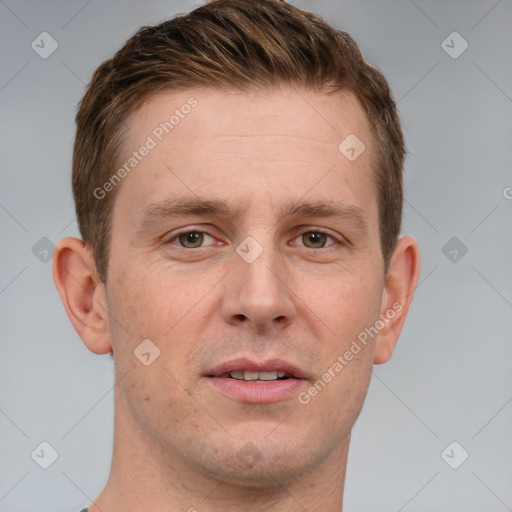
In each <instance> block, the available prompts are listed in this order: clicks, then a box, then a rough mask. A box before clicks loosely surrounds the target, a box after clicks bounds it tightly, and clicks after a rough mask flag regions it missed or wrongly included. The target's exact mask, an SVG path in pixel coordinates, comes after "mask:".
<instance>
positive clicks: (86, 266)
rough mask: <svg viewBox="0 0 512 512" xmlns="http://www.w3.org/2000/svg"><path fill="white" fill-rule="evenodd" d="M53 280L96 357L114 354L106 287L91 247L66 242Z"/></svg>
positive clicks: (60, 246) (59, 248) (59, 250)
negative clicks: (99, 275) (100, 279)
mask: <svg viewBox="0 0 512 512" xmlns="http://www.w3.org/2000/svg"><path fill="white" fill-rule="evenodd" d="M53 280H54V282H55V286H56V287H57V290H58V292H59V295H60V298H61V300H62V303H63V304H64V308H65V309H66V313H67V314H68V317H69V319H70V320H71V323H72V324H73V327H74V328H75V330H76V332H77V333H78V334H79V336H80V338H82V341H83V342H84V343H85V345H86V346H87V348H88V349H89V350H90V351H91V352H94V353H95V354H107V353H108V352H110V351H111V350H112V341H111V338H110V331H109V328H108V312H107V308H106V296H105V286H104V284H103V283H101V282H100V281H99V278H98V273H97V270H96V265H95V263H94V258H93V256H92V253H91V250H90V247H89V246H88V245H87V244H86V243H85V242H83V241H82V240H79V239H78V238H71V237H68V238H64V239H62V240H61V241H60V242H59V243H58V244H57V247H56V249H55V253H54V255H53Z"/></svg>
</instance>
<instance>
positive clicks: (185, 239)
mask: <svg viewBox="0 0 512 512" xmlns="http://www.w3.org/2000/svg"><path fill="white" fill-rule="evenodd" d="M205 237H208V238H211V239H212V240H214V239H213V237H212V236H210V235H209V234H208V233H205V232H204V231H184V232H183V233H179V234H178V235H176V236H174V237H172V238H171V239H169V240H168V241H167V243H173V242H174V241H175V240H178V242H179V245H180V246H181V247H184V248H185V249H196V248H198V247H201V246H202V244H203V242H204V241H205ZM210 245H211V244H210Z"/></svg>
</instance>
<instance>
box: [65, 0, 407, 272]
mask: <svg viewBox="0 0 512 512" xmlns="http://www.w3.org/2000/svg"><path fill="white" fill-rule="evenodd" d="M283 85H289V86H292V87H300V88H303V89H306V90H309V91H318V92H321V91H323V90H325V89H326V87H327V86H329V87H330V88H332V90H331V91H330V92H329V94H331V93H334V92H336V91H339V90H343V89H344V90H349V91H351V92H352V93H353V94H354V95H355V96H356V97H357V98H358V100H359V102H360V103H361V105H362V107H363V109H364V111H365V112H366V115H367V116H368V119H369V121H370V124H371V127H372V132H373V133H372V135H373V138H374V140H373V143H374V146H375V147H374V150H375V154H376V165H375V167H376V169H375V174H376V190H377V198H378V205H379V225H380V239H381V248H382V254H383V257H384V262H385V267H386V268H387V266H388V263H389V260H390V258H391V255H392V253H393V250H394V247H395V244H396V241H397V238H398V235H399V232H400V226H401V220H402V206H403V204H402V203H403V176H402V174H403V161H404V156H405V148H404V140H403V135H402V131H401V127H400V120H399V117H398V114H397V110H396V105H395V102H394V101H393V98H392V96H391V92H390V89H389V87H388V84H387V81H386V79H385V78H384V76H383V75H382V74H381V73H380V72H379V71H377V70H376V69H374V68H373V67H371V66H370V65H369V64H367V63H366V62H365V60H364V59H363V57H362V55H361V52H360V50H359V48H358V46H357V44H356V43H355V41H354V40H353V39H352V38H351V37H350V36H349V35H348V34H347V33H346V32H343V31H341V30H336V29H335V28H333V27H332V26H331V25H329V24H327V23H326V22H325V21H324V20H323V19H322V18H320V17H318V16H316V15H314V14H312V13H309V12H305V11H302V10H301V9H298V8H297V7H294V6H292V5H289V4H287V3H286V2H284V1H279V0H214V1H213V2H209V3H207V4H206V5H203V6H201V7H199V8H197V9H195V10H193V11H191V12H189V13H187V14H183V15H179V16H177V17H175V18H173V19H171V20H168V21H165V22H163V23H161V24H159V25H156V26H148V27H142V28H141V29H140V30H139V31H138V32H137V33H136V34H135V35H134V36H133V37H131V38H130V39H129V40H128V41H127V42H126V44H125V45H124V46H123V47H122V48H121V49H120V50H119V51H118V52H117V53H116V54H115V56H114V57H113V58H112V59H109V60H107V61H105V62H103V64H101V65H100V66H99V67H98V69H96V71H95V73H94V75H93V77H92V80H91V83H90V84H89V86H88V88H87V91H86V93H85V95H84V97H83V98H82V101H81V103H80V106H79V110H78V113H77V115H76V123H77V133H76V139H75V145H74V153H73V178H72V181H73V195H74V199H75V205H76V213H77V219H78V226H79V228H80V232H81V234H82V238H83V240H84V242H85V243H87V244H89V245H90V246H91V248H92V253H93V256H94V259H95V262H96V266H97V270H98V274H99V278H100V280H101V281H103V282H106V278H107V267H108V256H109V247H110V232H111V214H112V207H113V202H114V198H115V195H116V190H117V188H119V187H117V188H116V190H113V191H112V192H110V193H108V194H106V195H105V197H104V198H102V199H101V200H99V199H97V197H96V195H95V193H94V190H95V189H97V188H98V187H101V186H102V184H104V183H106V182H107V181H108V180H109V178H110V177H111V176H112V174H113V172H114V171H115V169H116V166H117V165H119V159H120V152H121V147H122V143H123V136H124V134H125V130H124V122H125V120H126V119H127V116H128V115H129V114H131V113H132V112H134V111H136V110H137V109H138V108H139V107H140V106H141V104H142V103H143V102H144V101H146V100H148V98H149V97H150V96H152V95H154V94H155V93H157V92H159V91H162V90H186V89H191V88H197V87H212V88H218V89H223V90H236V91H252V90H255V89H259V88H261V89H264V88H273V87H276V86H283ZM340 142H341V141H340Z"/></svg>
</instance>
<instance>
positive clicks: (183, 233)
mask: <svg viewBox="0 0 512 512" xmlns="http://www.w3.org/2000/svg"><path fill="white" fill-rule="evenodd" d="M189 233H201V234H206V235H208V236H210V237H212V238H215V237H214V236H213V235H212V234H211V233H209V232H208V231H205V230H202V229H188V230H187V231H181V232H180V233H176V234H175V235H173V236H172V238H169V239H167V240H165V241H164V244H166V245H167V244H172V242H173V241H174V240H176V239H178V238H179V237H180V236H181V235H187V234H189ZM305 233H319V234H322V235H326V236H327V237H329V238H330V239H331V240H332V241H333V242H334V243H333V244H331V245H328V246H326V247H318V248H312V247H306V246H304V248H305V249H311V250H314V251H318V250H319V249H328V248H329V247H332V246H333V245H336V243H337V244H341V245H343V241H341V240H339V239H337V238H336V237H335V236H334V235H332V234H331V233H328V232H327V231H324V230H322V229H307V230H305V231H302V232H300V233H299V234H298V235H297V236H296V237H295V238H294V240H295V239H296V238H298V237H300V236H301V235H304V234H305ZM177 246H178V247H179V248H180V249H185V250H186V249H189V250H194V249H201V248H203V247H207V246H203V245H201V246H199V247H183V246H182V245H177Z"/></svg>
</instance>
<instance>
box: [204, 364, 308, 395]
mask: <svg viewBox="0 0 512 512" xmlns="http://www.w3.org/2000/svg"><path fill="white" fill-rule="evenodd" d="M205 377H207V378H208V380H209V381H210V383H211V384H212V386H213V387H214V388H215V390H216V391H220V392H221V393H222V394H224V395H226V396H228V397H229V398H231V399H235V400H238V401H242V402H247V403H271V402H278V401H282V400H285V399H288V398H290V396H293V395H295V394H296V393H297V392H298V391H300V389H302V388H303V387H304V386H307V385H308V380H307V376H306V374H305V372H304V371H303V370H301V369H300V368H299V367H298V366H296V365H293V364H292V363H289V362H287V361H285V360H282V359H271V360H267V361H262V362H257V361H254V360H250V359H246V358H242V359H236V360H232V361H228V362H226V363H222V364H220V365H218V366H216V367H214V368H212V369H211V370H209V371H208V372H207V373H206V375H205Z"/></svg>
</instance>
